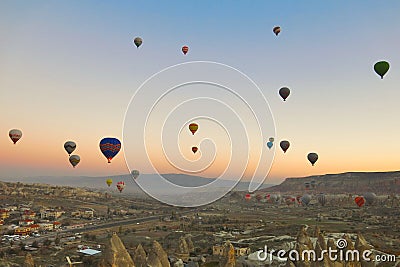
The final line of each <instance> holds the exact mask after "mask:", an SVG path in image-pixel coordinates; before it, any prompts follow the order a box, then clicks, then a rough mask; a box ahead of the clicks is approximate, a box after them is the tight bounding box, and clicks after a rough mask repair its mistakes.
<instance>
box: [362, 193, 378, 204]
mask: <svg viewBox="0 0 400 267" xmlns="http://www.w3.org/2000/svg"><path fill="white" fill-rule="evenodd" d="M363 197H364V199H365V204H367V205H372V204H374V202H375V200H376V195H375V193H371V192H368V193H365V194H364V195H363Z"/></svg>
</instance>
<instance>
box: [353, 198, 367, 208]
mask: <svg viewBox="0 0 400 267" xmlns="http://www.w3.org/2000/svg"><path fill="white" fill-rule="evenodd" d="M354 202H356V204H357V206H358V207H360V208H361V207H362V206H363V205H364V203H365V199H364V198H363V197H360V196H358V197H356V198H355V199H354Z"/></svg>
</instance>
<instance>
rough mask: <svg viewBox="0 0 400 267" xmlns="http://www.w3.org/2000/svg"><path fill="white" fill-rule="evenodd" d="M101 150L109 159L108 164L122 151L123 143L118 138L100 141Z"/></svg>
mask: <svg viewBox="0 0 400 267" xmlns="http://www.w3.org/2000/svg"><path fill="white" fill-rule="evenodd" d="M100 150H101V152H102V153H103V155H104V156H105V157H106V158H107V160H108V163H111V160H112V159H113V158H114V157H115V156H116V155H117V154H118V152H119V151H120V150H121V142H120V141H119V140H118V139H117V138H111V137H107V138H104V139H102V140H101V141H100Z"/></svg>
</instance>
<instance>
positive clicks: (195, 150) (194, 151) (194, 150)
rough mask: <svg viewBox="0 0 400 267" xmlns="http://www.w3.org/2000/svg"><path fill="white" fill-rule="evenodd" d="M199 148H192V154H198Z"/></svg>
mask: <svg viewBox="0 0 400 267" xmlns="http://www.w3.org/2000/svg"><path fill="white" fill-rule="evenodd" d="M197 150H198V148H197V147H195V146H194V147H192V152H193V153H194V154H195V153H196V152H197Z"/></svg>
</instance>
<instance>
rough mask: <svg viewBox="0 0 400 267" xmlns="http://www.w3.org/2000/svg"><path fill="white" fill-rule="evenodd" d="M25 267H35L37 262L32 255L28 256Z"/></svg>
mask: <svg viewBox="0 0 400 267" xmlns="http://www.w3.org/2000/svg"><path fill="white" fill-rule="evenodd" d="M23 267H35V262H34V261H33V257H32V255H31V254H30V253H28V254H26V256H25V261H24V265H23Z"/></svg>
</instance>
